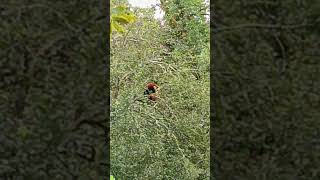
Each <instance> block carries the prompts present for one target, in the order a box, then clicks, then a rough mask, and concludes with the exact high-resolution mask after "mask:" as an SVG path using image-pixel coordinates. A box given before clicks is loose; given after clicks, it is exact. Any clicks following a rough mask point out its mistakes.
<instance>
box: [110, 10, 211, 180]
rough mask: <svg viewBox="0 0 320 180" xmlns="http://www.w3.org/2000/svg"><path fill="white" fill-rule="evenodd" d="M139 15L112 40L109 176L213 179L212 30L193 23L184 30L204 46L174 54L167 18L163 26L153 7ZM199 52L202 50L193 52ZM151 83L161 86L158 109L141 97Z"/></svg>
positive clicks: (188, 47)
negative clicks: (210, 114) (210, 55)
mask: <svg viewBox="0 0 320 180" xmlns="http://www.w3.org/2000/svg"><path fill="white" fill-rule="evenodd" d="M170 6H173V5H170ZM134 12H135V15H136V16H137V21H136V22H135V23H133V24H129V25H127V26H126V29H127V33H125V34H124V35H122V34H116V33H114V34H113V36H112V40H111V103H112V104H111V105H112V108H111V164H112V167H111V173H112V174H113V175H114V176H115V178H116V179H118V178H120V179H186V180H188V179H190V180H193V179H208V178H209V98H208V97H209V44H208V43H209V42H208V38H209V33H204V32H208V29H209V25H208V24H206V22H205V21H202V23H203V24H201V25H202V26H198V24H197V23H198V22H197V21H196V20H195V21H193V22H194V24H193V27H192V28H191V27H189V28H190V30H189V29H188V28H187V29H185V30H186V32H187V33H197V34H196V35H197V37H198V39H200V40H202V41H200V40H199V41H198V42H199V43H198V44H194V45H191V44H188V43H187V42H191V41H192V40H190V41H181V42H180V46H179V45H178V44H175V47H173V48H172V49H170V48H168V47H167V46H166V43H167V42H168V41H169V42H176V41H175V40H179V39H180V38H179V36H178V35H175V34H172V33H171V32H170V31H174V30H175V29H173V28H172V27H170V26H169V25H168V22H167V21H166V23H165V25H160V22H159V21H158V20H155V19H154V18H153V14H154V10H153V9H135V10H134ZM168 13H170V12H168ZM190 26H191V25H190ZM197 28H199V29H197ZM191 29H192V32H191ZM203 29H205V30H203ZM190 37H192V35H190ZM179 47H184V48H183V49H179ZM194 47H202V49H201V51H199V52H197V53H193V49H194ZM188 52H189V53H188ZM149 81H155V82H156V83H157V84H158V85H159V86H160V88H161V92H160V100H159V101H158V102H157V103H155V104H151V103H148V102H147V100H146V98H145V97H144V96H143V91H144V86H145V85H146V83H147V82H149Z"/></svg>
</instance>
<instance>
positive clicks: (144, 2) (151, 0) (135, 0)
mask: <svg viewBox="0 0 320 180" xmlns="http://www.w3.org/2000/svg"><path fill="white" fill-rule="evenodd" d="M182 1H183V0H182ZM204 1H205V2H206V3H207V4H209V3H210V1H209V0H204ZM128 2H129V3H130V4H131V5H132V6H133V7H140V8H150V7H152V6H153V5H156V4H160V0H128ZM208 13H210V11H209V12H208ZM163 16H164V12H163V11H162V10H161V9H160V7H159V6H157V7H156V12H155V18H156V19H162V18H163ZM206 18H207V20H209V19H210V16H209V15H206Z"/></svg>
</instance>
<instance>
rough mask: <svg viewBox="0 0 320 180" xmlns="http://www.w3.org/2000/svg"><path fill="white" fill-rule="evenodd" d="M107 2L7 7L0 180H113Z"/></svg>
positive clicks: (0, 77) (0, 79) (2, 12)
mask: <svg viewBox="0 0 320 180" xmlns="http://www.w3.org/2000/svg"><path fill="white" fill-rule="evenodd" d="M106 12H107V11H106V4H105V3H102V1H98V0H93V1H83V0H80V1H79V0H77V1H73V0H71V1H68V2H66V1H59V0H58V1H52V2H50V1H49V2H44V1H28V0H23V1H2V2H1V4H0V19H1V21H0V29H1V31H0V47H1V51H0V69H1V71H0V142H1V143H0V144H1V145H0V179H107V176H106V175H107V174H106V168H107V167H106V166H105V164H106V162H107V159H106V156H105V154H104V153H105V152H107V151H106V141H105V140H106V134H105V132H104V130H105V127H106V118H107V113H106V109H107V105H108V104H107V100H108V99H107V95H106V93H105V90H106V84H107V83H106V76H105V72H106V68H107V67H106V62H107V61H106V60H105V58H106V50H107V49H106V44H107V37H108V34H107V31H106Z"/></svg>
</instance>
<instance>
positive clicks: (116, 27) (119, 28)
mask: <svg viewBox="0 0 320 180" xmlns="http://www.w3.org/2000/svg"><path fill="white" fill-rule="evenodd" d="M111 28H113V29H114V30H116V31H117V32H120V33H124V32H125V30H124V28H123V26H121V25H120V24H119V23H117V22H114V21H113V22H111ZM113 29H112V30H113Z"/></svg>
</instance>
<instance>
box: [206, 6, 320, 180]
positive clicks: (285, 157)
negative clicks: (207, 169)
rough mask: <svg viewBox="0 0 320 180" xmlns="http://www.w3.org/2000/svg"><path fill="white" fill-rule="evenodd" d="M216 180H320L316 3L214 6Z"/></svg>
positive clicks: (213, 146)
mask: <svg viewBox="0 0 320 180" xmlns="http://www.w3.org/2000/svg"><path fill="white" fill-rule="evenodd" d="M212 6H213V22H212V23H213V24H212V25H213V26H211V28H212V32H213V34H212V35H211V37H212V41H213V44H214V46H213V47H212V55H213V58H212V64H211V65H212V66H213V69H214V71H212V73H213V76H212V77H213V79H212V80H213V81H214V85H215V87H214V88H215V91H213V92H214V93H215V94H214V95H213V96H214V97H212V98H213V99H214V102H215V104H213V106H214V109H215V116H216V117H215V118H214V119H213V120H214V123H213V124H214V126H212V127H211V128H212V132H214V135H213V142H212V146H211V148H212V149H214V150H215V151H216V153H215V156H213V157H214V158H215V161H214V162H215V163H214V164H215V167H214V168H213V172H214V174H215V176H216V179H319V177H320V172H319V165H320V164H319V161H318V159H319V156H320V153H319V146H320V143H319V137H320V134H319V127H320V121H319V117H320V112H319V109H320V103H319V100H320V94H319V92H320V91H319V90H320V89H319V88H320V86H319V83H320V81H319V80H320V79H319V77H320V71H319V69H320V68H319V67H320V66H319V65H320V64H319V63H320V58H319V57H320V54H319V48H320V47H319V36H320V33H319V32H320V31H319V27H320V26H319V20H320V19H319V12H320V8H319V7H320V3H319V1H276V0H274V1H219V0H218V1H214V3H213V4H212Z"/></svg>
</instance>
